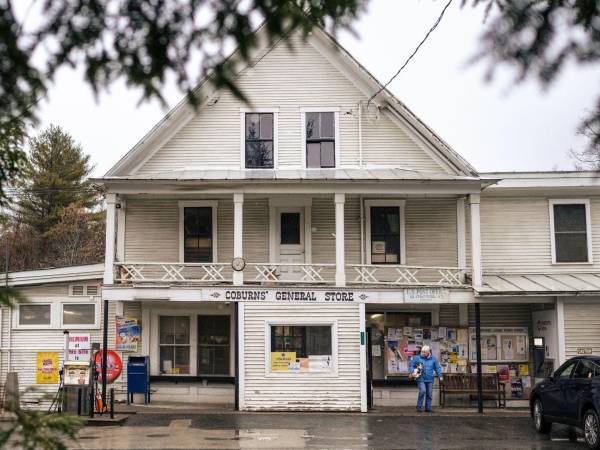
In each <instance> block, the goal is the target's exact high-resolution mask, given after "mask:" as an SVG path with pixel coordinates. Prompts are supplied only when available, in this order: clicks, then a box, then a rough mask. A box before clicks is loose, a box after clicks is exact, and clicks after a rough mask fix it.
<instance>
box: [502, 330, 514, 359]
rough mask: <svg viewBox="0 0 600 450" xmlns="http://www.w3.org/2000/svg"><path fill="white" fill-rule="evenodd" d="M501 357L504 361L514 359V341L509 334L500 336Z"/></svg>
mask: <svg viewBox="0 0 600 450" xmlns="http://www.w3.org/2000/svg"><path fill="white" fill-rule="evenodd" d="M502 359H503V360H504V361H512V360H513V359H515V343H514V340H513V338H512V337H511V336H509V337H503V338H502Z"/></svg>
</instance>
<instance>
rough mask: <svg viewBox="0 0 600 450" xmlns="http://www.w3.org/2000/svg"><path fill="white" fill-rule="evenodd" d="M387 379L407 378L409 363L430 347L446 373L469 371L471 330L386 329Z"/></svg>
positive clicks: (442, 328)
mask: <svg viewBox="0 0 600 450" xmlns="http://www.w3.org/2000/svg"><path fill="white" fill-rule="evenodd" d="M385 331H386V334H385V339H384V342H385V376H386V377H395V376H408V373H409V367H410V360H411V358H412V357H413V356H414V355H417V354H419V352H420V351H421V347H422V346H424V345H428V346H429V347H431V353H432V354H433V356H435V357H436V358H437V359H438V361H439V362H440V365H441V366H442V371H443V372H444V373H466V372H467V371H468V369H467V367H468V357H469V351H468V344H469V343H468V340H469V338H468V336H469V333H468V329H467V328H452V327H419V328H416V327H410V326H404V327H400V328H394V327H387V328H386V330H385Z"/></svg>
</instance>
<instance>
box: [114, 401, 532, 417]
mask: <svg viewBox="0 0 600 450" xmlns="http://www.w3.org/2000/svg"><path fill="white" fill-rule="evenodd" d="M115 411H116V412H117V413H119V414H132V413H135V414H164V413H167V412H172V413H176V414H192V415H195V414H206V415H223V414H231V415H266V414H280V415H290V414H291V415H304V416H309V415H315V414H317V415H323V414H326V415H346V416H347V415H363V414H361V413H359V412H344V411H333V412H321V411H314V412H297V411H264V412H253V411H235V410H234V409H233V405H230V404H220V405H215V404H190V403H179V402H154V403H150V404H148V405H144V404H143V403H142V404H131V405H127V404H118V405H115ZM365 415H368V416H388V417H413V416H425V415H432V416H448V417H472V416H480V414H479V413H478V412H477V409H476V408H441V407H437V408H434V409H433V413H430V414H429V413H418V412H417V411H416V410H415V409H414V408H400V407H390V406H385V407H383V406H379V407H376V408H374V409H371V410H369V412H368V413H366V414H365ZM483 415H484V416H488V417H528V416H529V409H527V408H508V409H499V408H485V409H484V413H483Z"/></svg>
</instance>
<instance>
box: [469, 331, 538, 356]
mask: <svg viewBox="0 0 600 450" xmlns="http://www.w3.org/2000/svg"><path fill="white" fill-rule="evenodd" d="M469 334H470V343H469V355H470V359H471V361H476V360H477V344H476V335H475V328H470V329H469ZM481 361H482V362H484V363H495V362H527V361H529V330H528V329H527V328H481Z"/></svg>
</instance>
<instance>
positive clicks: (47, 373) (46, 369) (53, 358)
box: [35, 352, 58, 384]
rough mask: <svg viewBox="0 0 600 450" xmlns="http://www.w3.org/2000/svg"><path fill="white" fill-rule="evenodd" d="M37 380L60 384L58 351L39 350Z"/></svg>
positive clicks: (38, 382)
mask: <svg viewBox="0 0 600 450" xmlns="http://www.w3.org/2000/svg"><path fill="white" fill-rule="evenodd" d="M35 382H36V383H37V384H58V352H38V353H37V365H36V376H35Z"/></svg>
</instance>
